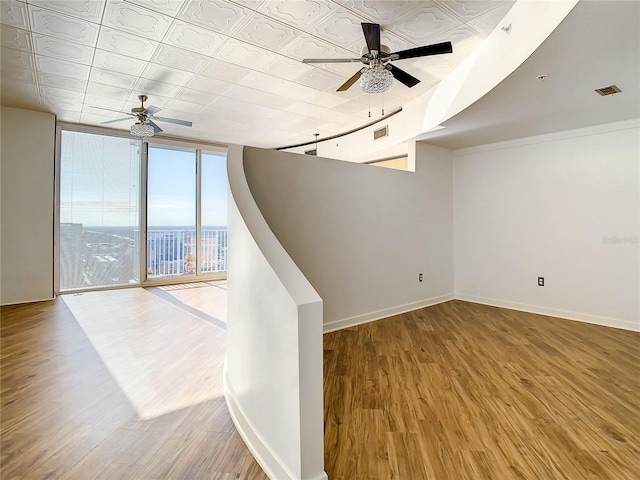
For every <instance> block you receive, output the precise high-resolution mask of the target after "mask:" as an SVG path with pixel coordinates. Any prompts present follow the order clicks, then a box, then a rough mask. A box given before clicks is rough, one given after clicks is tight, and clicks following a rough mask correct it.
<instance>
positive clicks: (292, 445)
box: [224, 146, 327, 480]
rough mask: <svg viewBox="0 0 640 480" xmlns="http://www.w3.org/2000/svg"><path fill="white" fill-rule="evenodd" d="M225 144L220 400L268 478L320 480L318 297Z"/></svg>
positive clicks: (235, 149)
mask: <svg viewBox="0 0 640 480" xmlns="http://www.w3.org/2000/svg"><path fill="white" fill-rule="evenodd" d="M243 155H244V154H243V147H241V146H230V148H229V151H228V155H227V169H228V175H229V188H230V192H231V195H230V197H229V198H230V199H231V201H230V202H229V245H230V246H231V247H230V248H229V258H228V261H229V271H228V277H227V278H228V300H227V305H228V323H227V354H226V361H225V372H224V383H225V385H224V387H225V399H226V402H227V406H228V408H229V411H230V413H231V416H232V418H233V421H234V423H235V425H236V427H237V429H238V431H239V433H240V435H241V436H242V438H243V440H244V441H245V443H246V444H247V446H248V447H249V449H250V450H251V452H252V453H253V455H254V457H255V458H256V460H257V461H258V463H259V464H260V466H261V467H262V468H263V469H264V471H265V473H266V474H267V475H268V476H269V478H271V479H272V480H289V479H291V480H294V479H295V480H323V479H324V480H326V479H327V475H326V473H325V472H324V439H323V407H322V399H323V393H322V383H323V376H322V375H323V373H322V355H323V354H322V299H321V298H320V297H319V296H318V294H317V293H316V291H315V290H314V289H313V287H312V286H311V285H310V284H309V282H308V281H307V280H306V278H305V277H304V275H302V273H301V272H300V270H299V269H298V267H297V266H296V265H295V263H294V262H293V261H292V260H291V258H290V257H289V256H288V254H287V253H286V252H285V250H284V249H283V247H282V246H281V245H280V243H279V242H278V240H277V239H276V237H275V236H274V235H273V233H272V232H271V230H270V229H269V226H268V225H267V223H266V222H265V220H264V218H263V217H262V214H261V213H260V210H259V209H258V207H257V205H256V203H255V201H254V199H253V196H252V194H251V191H250V189H249V186H248V184H247V180H246V177H245V173H244V159H243Z"/></svg>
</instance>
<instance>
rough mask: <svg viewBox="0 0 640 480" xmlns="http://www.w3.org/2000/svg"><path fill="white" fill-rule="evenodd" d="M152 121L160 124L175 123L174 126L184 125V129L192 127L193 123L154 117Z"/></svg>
mask: <svg viewBox="0 0 640 480" xmlns="http://www.w3.org/2000/svg"><path fill="white" fill-rule="evenodd" d="M153 119H154V120H159V121H161V122H167V123H175V124H176V125H184V126H185V127H191V126H193V122H189V121H188V120H178V119H177V118H167V117H156V116H155V115H154V117H153Z"/></svg>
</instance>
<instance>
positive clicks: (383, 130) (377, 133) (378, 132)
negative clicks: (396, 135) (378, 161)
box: [373, 125, 389, 140]
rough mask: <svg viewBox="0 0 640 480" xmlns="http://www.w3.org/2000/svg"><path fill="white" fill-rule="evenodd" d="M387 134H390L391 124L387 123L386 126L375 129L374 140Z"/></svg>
mask: <svg viewBox="0 0 640 480" xmlns="http://www.w3.org/2000/svg"><path fill="white" fill-rule="evenodd" d="M387 135H389V125H385V126H384V127H382V128H379V129H378V130H374V131H373V139H374V140H377V139H379V138H382V137H386V136H387Z"/></svg>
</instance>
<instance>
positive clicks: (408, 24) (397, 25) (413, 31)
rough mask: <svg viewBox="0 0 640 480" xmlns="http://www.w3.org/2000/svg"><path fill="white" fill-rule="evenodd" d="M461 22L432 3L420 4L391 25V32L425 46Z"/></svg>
mask: <svg viewBox="0 0 640 480" xmlns="http://www.w3.org/2000/svg"><path fill="white" fill-rule="evenodd" d="M461 24H462V20H460V19H459V18H457V17H456V16H455V15H453V14H451V13H448V11H447V10H445V9H444V8H442V7H440V6H439V5H438V4H434V3H432V2H421V3H419V4H418V6H417V8H414V9H412V10H411V12H410V13H407V14H405V15H402V16H400V17H399V18H398V19H397V20H396V21H395V22H394V23H393V26H392V28H393V30H394V31H395V32H396V33H397V34H398V35H400V36H402V37H404V38H406V39H407V40H410V41H412V42H414V43H416V44H418V45H426V44H428V43H434V42H430V41H429V40H430V39H432V38H434V37H436V36H437V35H438V34H440V33H443V32H446V31H447V30H451V29H452V28H454V27H459V26H460V25H461Z"/></svg>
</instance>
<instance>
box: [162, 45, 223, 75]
mask: <svg viewBox="0 0 640 480" xmlns="http://www.w3.org/2000/svg"><path fill="white" fill-rule="evenodd" d="M151 61H152V62H154V63H159V64H161V65H166V66H168V67H171V68H175V69H178V70H185V71H187V72H194V73H195V72H197V71H199V70H200V69H202V68H203V67H204V66H205V65H206V64H207V63H209V61H210V59H209V57H207V56H205V55H201V54H199V53H195V52H189V51H187V50H183V49H181V48H176V47H172V46H170V45H166V44H164V43H163V44H160V46H159V47H158V50H157V51H156V54H155V55H154V57H153V58H152V59H151Z"/></svg>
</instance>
